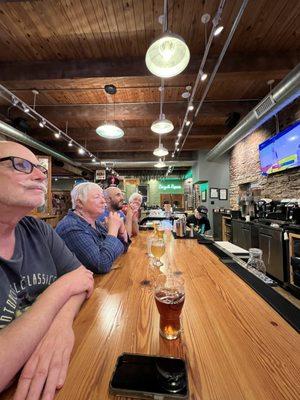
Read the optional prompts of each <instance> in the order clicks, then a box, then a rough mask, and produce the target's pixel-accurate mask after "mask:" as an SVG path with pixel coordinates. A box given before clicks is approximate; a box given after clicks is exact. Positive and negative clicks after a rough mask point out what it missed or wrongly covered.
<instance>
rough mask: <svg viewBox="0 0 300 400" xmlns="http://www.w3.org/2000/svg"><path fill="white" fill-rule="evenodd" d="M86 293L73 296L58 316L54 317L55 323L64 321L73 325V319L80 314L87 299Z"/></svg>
mask: <svg viewBox="0 0 300 400" xmlns="http://www.w3.org/2000/svg"><path fill="white" fill-rule="evenodd" d="M85 299H86V295H85V293H81V294H77V295H76V296H72V297H71V298H70V299H69V300H68V301H67V302H66V304H65V305H64V306H63V307H62V308H61V309H60V311H59V312H58V314H57V315H56V317H55V318H54V319H53V324H54V323H64V324H68V325H70V326H72V324H73V321H74V319H75V317H76V315H77V314H78V312H79V310H80V307H81V305H82V303H83V302H84V301H85Z"/></svg>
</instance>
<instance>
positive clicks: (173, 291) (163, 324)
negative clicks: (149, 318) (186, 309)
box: [155, 287, 185, 340]
mask: <svg viewBox="0 0 300 400" xmlns="http://www.w3.org/2000/svg"><path fill="white" fill-rule="evenodd" d="M184 299H185V294H184V290H183V289H182V290H180V289H178V288H174V287H160V288H157V290H156V292H155V302H156V305H157V308H158V312H159V314H160V326H159V332H160V334H161V336H163V337H164V338H166V339H169V340H172V339H177V338H178V336H179V335H180V332H181V327H180V314H181V310H182V306H183V303H184Z"/></svg>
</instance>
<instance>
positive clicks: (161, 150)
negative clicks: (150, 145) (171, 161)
mask: <svg viewBox="0 0 300 400" xmlns="http://www.w3.org/2000/svg"><path fill="white" fill-rule="evenodd" d="M153 154H154V155H155V156H157V157H164V156H167V155H168V154H169V151H168V150H167V149H166V148H165V147H164V146H163V144H162V143H159V145H158V147H157V148H156V149H154V151H153Z"/></svg>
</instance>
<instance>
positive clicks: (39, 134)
mask: <svg viewBox="0 0 300 400" xmlns="http://www.w3.org/2000/svg"><path fill="white" fill-rule="evenodd" d="M177 131H178V128H177V129H174V131H173V132H171V133H170V134H168V135H167V136H166V137H168V136H172V137H175V136H176V135H177ZM124 132H125V138H126V139H141V138H143V139H146V137H149V135H150V137H153V138H154V137H157V135H156V134H155V133H153V132H152V131H151V129H150V126H149V127H144V126H141V127H132V128H124ZM227 133H228V129H227V128H226V127H225V126H223V125H211V126H209V125H207V126H201V127H200V126H199V127H195V128H194V127H193V128H192V130H191V132H190V134H189V137H192V138H194V139H202V138H207V137H210V138H211V137H215V138H217V137H223V136H225V135H226V134H227ZM30 134H31V135H32V136H34V138H35V139H38V140H52V139H53V134H52V133H51V132H50V131H49V130H46V129H43V128H38V129H36V130H32V131H30ZM68 135H69V136H70V137H71V138H72V139H74V140H76V141H81V140H82V139H83V138H84V139H85V140H87V143H91V141H94V140H97V139H100V140H105V139H101V138H100V137H99V136H98V135H97V133H96V130H95V129H94V128H69V129H68Z"/></svg>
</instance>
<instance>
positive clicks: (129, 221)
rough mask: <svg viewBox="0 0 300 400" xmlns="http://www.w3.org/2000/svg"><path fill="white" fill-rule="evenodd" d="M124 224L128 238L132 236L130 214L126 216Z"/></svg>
mask: <svg viewBox="0 0 300 400" xmlns="http://www.w3.org/2000/svg"><path fill="white" fill-rule="evenodd" d="M124 225H125V228H126V232H127V233H128V236H129V238H131V236H132V217H131V216H126V218H125V223H124Z"/></svg>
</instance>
